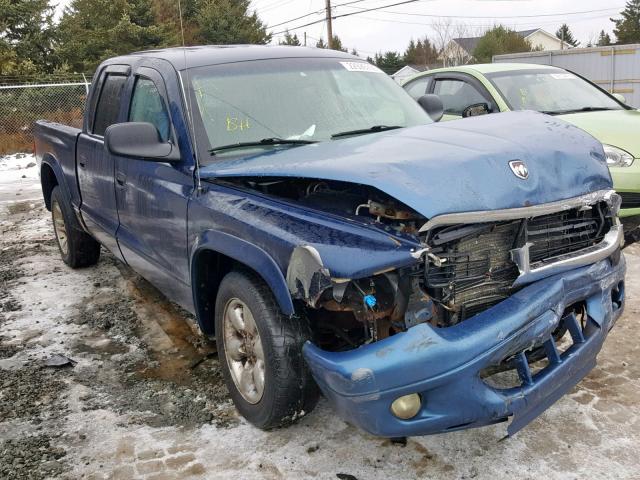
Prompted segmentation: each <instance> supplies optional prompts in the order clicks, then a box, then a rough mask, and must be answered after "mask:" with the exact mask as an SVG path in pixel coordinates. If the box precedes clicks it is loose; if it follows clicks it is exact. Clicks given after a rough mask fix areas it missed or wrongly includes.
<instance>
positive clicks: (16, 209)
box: [7, 200, 34, 215]
mask: <svg viewBox="0 0 640 480" xmlns="http://www.w3.org/2000/svg"><path fill="white" fill-rule="evenodd" d="M33 203H34V202H32V201H28V200H27V201H24V202H14V203H11V204H9V205H7V210H8V212H9V215H19V214H21V213H28V212H30V211H31V210H33Z"/></svg>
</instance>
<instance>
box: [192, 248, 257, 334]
mask: <svg viewBox="0 0 640 480" xmlns="http://www.w3.org/2000/svg"><path fill="white" fill-rule="evenodd" d="M241 267H242V268H245V269H246V268H248V267H246V266H244V265H242V264H241V263H240V262H238V261H236V260H234V259H233V258H231V257H227V256H226V255H223V254H222V253H219V252H215V251H213V250H202V251H201V252H198V253H197V254H196V258H195V259H194V268H193V286H194V289H195V292H194V300H195V307H196V314H197V316H198V321H199V323H200V328H201V329H202V331H203V332H204V333H205V334H206V335H209V336H211V335H213V334H214V333H215V320H214V315H215V301H216V296H217V294H218V288H219V287H220V282H221V281H222V279H223V278H224V276H225V275H226V274H227V273H229V272H230V271H231V270H233V269H234V268H241Z"/></svg>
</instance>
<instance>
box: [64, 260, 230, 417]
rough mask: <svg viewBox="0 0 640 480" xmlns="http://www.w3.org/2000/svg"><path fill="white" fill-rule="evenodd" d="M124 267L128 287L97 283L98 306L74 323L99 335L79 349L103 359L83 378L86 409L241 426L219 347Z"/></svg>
mask: <svg viewBox="0 0 640 480" xmlns="http://www.w3.org/2000/svg"><path fill="white" fill-rule="evenodd" d="M105 257H106V258H105V259H104V260H105V261H106V262H107V263H112V262H113V263H116V261H115V260H113V258H112V257H111V256H110V255H109V254H106V255H105ZM117 266H118V269H119V270H120V272H121V274H122V276H123V277H124V278H125V281H124V282H123V281H122V279H121V278H118V277H115V278H102V279H101V280H100V281H96V282H94V283H93V292H92V295H91V297H90V301H87V302H84V303H83V304H82V305H81V306H80V307H79V308H78V312H77V314H76V315H74V316H73V317H72V318H71V319H70V322H72V323H74V324H76V325H83V326H87V327H89V328H90V329H91V330H92V331H93V333H92V334H91V335H88V336H85V337H83V338H82V339H79V340H78V341H77V342H76V343H75V344H74V346H73V351H74V352H75V353H76V354H86V355H90V356H92V358H95V359H96V360H94V361H92V365H91V366H90V367H87V368H85V369H83V371H82V374H81V375H79V376H78V378H77V380H78V381H79V382H80V383H81V384H83V385H85V386H86V387H88V388H89V389H91V390H92V392H93V393H91V394H88V395H86V396H85V397H83V399H82V400H83V401H84V402H85V403H84V406H83V409H84V410H85V411H86V410H97V409H110V410H113V411H115V412H117V413H120V414H128V415H129V417H130V421H131V422H133V423H142V424H146V425H149V426H152V427H165V426H183V427H188V428H191V427H197V426H201V425H204V424H208V423H214V424H215V425H216V426H224V427H226V426H230V425H234V424H235V423H237V418H236V416H235V410H234V408H233V406H232V403H231V401H230V400H229V396H228V395H229V394H228V391H227V389H226V387H225V385H224V380H223V378H222V374H221V371H220V368H219V365H218V362H217V359H216V355H215V347H213V346H212V344H211V343H209V342H208V341H207V340H206V339H204V338H203V337H201V336H200V335H198V334H196V333H195V332H194V330H193V329H192V328H191V327H190V326H189V323H188V322H189V321H193V320H192V319H191V318H190V315H189V314H188V313H186V312H185V311H184V310H182V309H181V308H180V307H178V306H176V305H174V304H172V303H171V302H169V301H168V300H167V299H166V298H165V297H164V296H162V294H160V293H159V292H158V291H157V290H156V289H155V288H154V287H153V286H151V285H150V284H149V283H148V282H146V281H145V280H144V279H142V278H141V277H139V276H138V275H136V274H135V273H133V272H132V271H131V270H129V269H128V268H127V267H126V266H123V265H121V264H118V265H117ZM101 334H102V335H106V336H107V337H108V340H107V341H105V339H104V337H102V339H101V338H100V337H101Z"/></svg>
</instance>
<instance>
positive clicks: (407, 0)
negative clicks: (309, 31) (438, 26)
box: [272, 0, 419, 35]
mask: <svg viewBox="0 0 640 480" xmlns="http://www.w3.org/2000/svg"><path fill="white" fill-rule="evenodd" d="M418 1H419V0H404V1H403V2H397V3H393V4H391V5H383V6H381V7H373V8H368V9H364V10H361V11H358V12H351V13H343V14H341V15H333V16H331V19H332V20H335V19H336V18H343V17H350V16H352V15H359V14H361V13H366V12H373V11H374V10H381V9H383V8H388V7H396V6H398V5H405V4H407V3H415V2H418ZM325 20H326V19H324V18H322V19H320V20H315V21H313V22H309V23H305V24H304V25H299V26H297V27H293V28H291V29H290V30H298V29H299V28H304V27H308V26H310V25H315V24H317V23H320V22H324V21H325ZM286 31H287V30H282V31H281V32H272V35H279V34H281V33H284V32H286Z"/></svg>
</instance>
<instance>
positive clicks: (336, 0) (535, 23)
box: [60, 0, 625, 57]
mask: <svg viewBox="0 0 640 480" xmlns="http://www.w3.org/2000/svg"><path fill="white" fill-rule="evenodd" d="M60 1H61V3H60V8H61V7H62V6H64V5H65V4H67V3H69V1H70V0H60ZM176 1H177V0H176ZM401 1H402V0H360V1H355V2H354V1H353V0H332V2H331V3H332V5H340V4H344V3H352V4H351V5H344V6H341V7H340V6H337V7H336V8H335V9H334V11H333V14H334V15H341V14H346V13H354V12H358V11H359V10H362V9H367V8H373V7H377V6H383V5H389V4H394V3H399V2H401ZM251 3H252V6H253V8H255V10H256V11H257V12H258V14H259V16H260V18H261V19H262V20H263V21H264V22H265V23H267V25H277V24H279V23H282V22H285V21H287V20H290V19H293V18H296V17H300V16H302V15H306V14H308V13H312V12H318V13H317V14H314V15H310V16H307V17H305V18H302V19H300V20H297V21H293V22H290V23H287V24H285V25H282V26H276V27H274V28H271V29H270V31H271V32H273V33H277V32H280V31H281V30H284V29H285V28H286V27H289V28H290V29H291V32H292V33H294V32H295V33H297V34H298V36H299V37H300V39H301V40H302V37H303V34H304V32H305V31H306V32H307V38H308V42H309V44H312V45H313V44H315V42H316V41H317V39H318V38H320V37H323V38H324V39H325V40H326V38H327V33H326V24H325V22H320V23H317V24H315V25H310V26H307V27H304V28H300V29H295V30H294V29H293V27H296V26H299V25H303V24H305V23H310V22H313V21H315V20H319V19H320V18H322V16H323V15H324V13H323V9H324V6H325V0H252V2H251ZM624 4H625V0H419V1H416V2H413V3H410V4H407V5H399V6H395V7H389V8H387V9H384V10H378V11H374V12H366V13H362V14H358V15H352V16H348V17H345V18H338V19H336V20H334V22H333V23H334V26H333V31H334V34H335V35H338V36H339V37H340V39H341V40H342V42H343V44H344V45H345V46H347V47H349V48H353V47H355V48H356V49H357V50H358V52H359V54H360V55H361V56H365V57H366V56H367V55H373V54H374V53H375V52H377V51H384V50H397V51H400V52H402V51H404V49H405V48H406V46H407V44H408V43H409V40H411V38H414V39H417V38H419V37H423V36H424V35H429V36H430V37H433V36H435V34H434V30H433V24H434V22H436V21H442V20H443V18H444V19H446V16H451V17H459V18H451V17H449V18H450V20H451V21H452V22H457V23H461V24H462V23H463V24H466V25H467V28H466V30H468V31H469V32H470V35H469V36H473V35H474V34H475V33H476V32H478V31H482V30H483V29H486V28H487V27H488V26H491V25H493V24H496V23H502V24H504V25H507V26H509V27H511V28H514V29H516V30H527V29H531V28H542V29H544V30H546V31H548V32H550V33H554V32H555V31H556V30H557V29H558V27H559V26H560V25H561V24H562V23H563V22H566V23H568V24H569V26H570V28H571V31H572V32H573V33H574V35H575V36H576V37H577V39H578V40H579V41H581V42H582V44H583V46H584V45H586V43H587V42H588V41H589V40H590V39H596V38H597V35H598V33H599V32H600V30H603V29H604V30H605V31H607V32H609V33H611V32H612V30H613V23H612V22H611V21H610V20H609V18H610V17H612V16H617V14H618V13H619V12H620V11H621V10H622V9H623V8H624ZM594 10H598V11H594ZM577 12H589V13H577ZM431 15H436V16H443V17H435V16H431ZM474 17H475V18H474ZM280 36H281V35H276V36H274V42H277V40H278V38H279V37H280Z"/></svg>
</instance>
